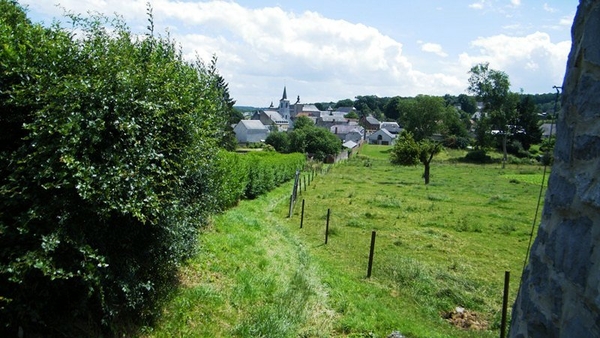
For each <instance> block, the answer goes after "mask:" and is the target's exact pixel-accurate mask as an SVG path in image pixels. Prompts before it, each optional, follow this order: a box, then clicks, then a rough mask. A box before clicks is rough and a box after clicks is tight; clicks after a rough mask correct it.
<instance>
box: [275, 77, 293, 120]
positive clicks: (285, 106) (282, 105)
mask: <svg viewBox="0 0 600 338" xmlns="http://www.w3.org/2000/svg"><path fill="white" fill-rule="evenodd" d="M277 111H278V112H279V115H281V116H283V118H284V119H286V120H288V121H289V120H290V100H288V98H287V93H286V88H285V86H283V96H282V97H281V100H279V109H277Z"/></svg>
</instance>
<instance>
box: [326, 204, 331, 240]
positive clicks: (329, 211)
mask: <svg viewBox="0 0 600 338" xmlns="http://www.w3.org/2000/svg"><path fill="white" fill-rule="evenodd" d="M330 214H331V209H327V224H326V225H325V244H327V237H329V215H330Z"/></svg>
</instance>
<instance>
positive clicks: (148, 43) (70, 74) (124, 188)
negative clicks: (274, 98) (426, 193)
mask: <svg viewBox="0 0 600 338" xmlns="http://www.w3.org/2000/svg"><path fill="white" fill-rule="evenodd" d="M148 17H149V28H148V32H147V34H146V36H143V37H140V36H136V35H134V34H132V33H131V32H130V31H129V29H128V28H127V27H126V25H125V24H124V23H123V22H122V21H121V20H119V19H109V18H106V17H104V16H100V15H95V16H91V17H80V16H77V15H70V19H71V21H72V22H73V25H74V30H73V31H74V32H77V34H76V36H75V33H71V32H69V31H67V30H65V29H63V28H61V27H59V26H58V25H54V26H52V27H50V28H45V27H42V26H41V25H38V24H32V23H31V22H30V21H29V20H28V19H27V17H26V14H25V12H24V10H23V9H22V8H21V7H20V6H19V5H18V4H17V3H16V1H13V0H0V45H1V46H2V48H0V111H1V112H2V114H1V115H0V127H1V128H2V133H1V134H0V137H1V138H2V139H1V140H0V333H3V335H6V336H15V335H16V332H17V329H18V328H19V327H20V328H21V329H22V330H23V331H24V333H25V335H32V336H36V335H40V336H57V335H60V336H102V335H106V336H113V335H117V334H119V335H121V334H122V333H124V332H123V330H124V328H127V327H131V325H132V324H134V323H140V322H147V321H151V320H152V318H154V315H155V314H157V312H158V309H159V304H160V300H161V299H163V297H165V296H166V295H167V293H168V291H169V290H170V289H171V288H172V287H173V285H174V283H176V280H175V276H176V274H175V271H176V269H177V267H178V265H179V264H180V262H182V260H183V259H185V258H186V257H188V256H190V255H192V254H194V252H195V248H196V243H197V239H196V236H197V230H198V229H199V228H200V227H202V226H203V225H205V224H206V223H207V221H208V217H209V216H210V215H211V214H212V213H214V212H218V211H221V210H223V209H224V208H227V207H229V206H231V205H234V204H235V203H237V201H238V200H239V198H241V197H243V196H246V197H253V196H255V195H256V194H257V193H260V192H262V191H264V190H265V189H268V188H269V187H272V186H274V185H276V184H279V183H280V182H281V181H282V180H284V179H285V178H286V177H288V178H289V177H291V176H292V175H293V171H295V169H296V168H298V167H300V166H301V164H302V162H303V161H304V157H303V156H302V155H298V154H295V155H288V156H291V157H290V158H287V159H286V160H282V161H279V162H285V163H286V164H285V165H284V164H283V163H278V164H274V163H273V161H270V160H268V159H263V160H264V161H260V160H255V159H254V158H251V157H243V156H242V155H237V154H231V153H228V152H226V151H224V150H219V149H222V147H226V144H227V141H226V137H227V129H226V127H227V124H228V119H229V118H231V117H232V112H231V108H232V105H233V103H232V102H233V101H232V100H231V99H230V98H229V95H228V93H227V86H226V85H225V84H224V82H223V81H222V78H221V77H220V76H219V75H218V72H217V70H216V60H215V59H213V60H212V61H211V62H210V63H208V64H206V63H204V62H203V61H202V60H199V59H198V60H195V61H193V62H188V61H186V60H184V59H183V57H182V54H181V51H180V50H179V48H178V47H177V45H176V43H175V42H174V41H173V40H172V39H171V38H169V37H168V36H166V37H163V36H157V35H155V33H154V29H153V19H152V13H151V11H150V10H149V11H148ZM264 156H266V155H264ZM258 162H261V163H263V162H271V164H264V165H263V164H260V165H257V163H258ZM251 166H259V167H263V168H264V169H265V170H264V171H267V169H266V168H267V167H268V168H273V167H275V166H276V167H277V168H278V169H268V171H269V172H271V173H272V175H271V176H261V177H257V178H255V177H254V176H260V175H254V174H251V172H250V170H249V169H248V168H250V167H251ZM290 166H295V167H296V168H294V169H293V170H291V169H290ZM245 169H247V170H245ZM290 172H292V173H291V174H290ZM263 178H264V180H265V181H266V183H257V182H259V181H260V180H262V179H263ZM251 184H252V186H261V188H260V189H254V188H248V186H249V185H251Z"/></svg>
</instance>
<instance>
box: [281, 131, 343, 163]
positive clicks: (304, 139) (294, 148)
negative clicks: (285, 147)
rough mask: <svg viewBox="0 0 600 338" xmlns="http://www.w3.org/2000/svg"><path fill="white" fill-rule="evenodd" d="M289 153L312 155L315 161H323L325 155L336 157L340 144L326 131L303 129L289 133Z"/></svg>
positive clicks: (335, 137)
mask: <svg viewBox="0 0 600 338" xmlns="http://www.w3.org/2000/svg"><path fill="white" fill-rule="evenodd" d="M289 138H290V146H289V152H298V153H309V154H313V155H314V157H315V159H318V160H324V159H325V157H326V156H327V155H337V154H338V153H339V152H340V150H341V149H342V142H341V141H340V139H339V138H338V137H337V136H335V135H334V134H332V133H330V132H329V131H328V130H327V129H324V128H319V127H314V126H310V127H304V128H301V129H294V130H292V131H291V132H290V133H289Z"/></svg>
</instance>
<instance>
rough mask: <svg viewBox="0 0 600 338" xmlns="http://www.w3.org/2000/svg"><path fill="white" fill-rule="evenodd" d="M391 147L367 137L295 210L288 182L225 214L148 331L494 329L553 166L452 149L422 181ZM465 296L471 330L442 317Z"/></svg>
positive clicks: (444, 333)
mask: <svg viewBox="0 0 600 338" xmlns="http://www.w3.org/2000/svg"><path fill="white" fill-rule="evenodd" d="M389 149H390V148H389V147H385V146H370V145H366V146H364V147H363V149H362V150H361V151H360V153H359V155H357V156H355V157H353V158H351V159H350V160H348V161H345V162H342V163H339V164H336V165H334V166H332V167H331V168H329V170H327V172H326V173H325V172H323V173H319V174H318V175H317V176H316V177H315V178H314V179H313V180H312V181H311V184H310V185H308V186H304V185H302V188H301V191H300V195H299V200H298V203H297V204H296V206H295V208H294V211H293V215H292V217H291V218H288V210H289V209H288V208H289V204H288V203H289V195H290V192H291V189H292V183H291V182H290V183H287V184H284V185H282V186H280V187H279V188H277V189H275V190H273V191H272V192H270V193H268V194H266V195H264V196H261V197H259V198H257V199H256V200H250V201H242V202H240V204H239V205H238V206H237V207H235V208H232V209H230V210H228V211H226V212H224V213H223V214H220V215H218V216H216V217H215V218H214V219H213V220H212V224H211V226H210V227H209V228H207V229H205V230H204V231H203V232H202V233H201V234H200V235H199V237H198V240H199V242H200V246H201V249H200V253H199V254H198V255H197V256H195V257H193V258H192V259H190V260H189V261H188V262H187V263H186V264H185V265H184V266H183V267H182V268H181V269H180V272H179V276H178V278H179V280H180V287H179V288H178V289H177V290H175V291H174V292H173V294H172V295H171V298H170V300H169V302H168V303H167V305H166V306H165V307H164V309H163V316H162V318H161V319H160V320H159V321H158V322H157V323H156V325H154V326H152V327H145V328H144V329H143V330H142V331H141V332H140V335H141V336H145V337H172V336H181V337H184V336H185V337H190V336H191V337H194V336H195V337H387V335H389V334H390V333H392V332H393V331H399V332H401V333H402V334H403V335H404V336H405V337H497V336H498V335H499V328H500V318H501V308H502V295H503V283H504V272H505V271H510V272H511V284H510V296H509V304H510V305H511V306H512V303H513V302H514V299H515V296H516V293H517V290H518V287H519V280H520V275H521V270H522V268H523V262H524V259H525V255H526V252H527V246H528V243H529V240H530V233H531V228H532V224H533V220H534V215H535V211H536V206H537V200H538V195H539V192H540V184H541V181H542V177H543V167H541V166H538V165H508V166H507V167H506V168H505V169H501V166H500V164H487V165H476V164H465V163H461V162H460V161H459V160H458V159H459V158H460V157H462V156H464V153H461V152H453V151H449V152H443V153H442V154H440V155H439V156H437V157H436V158H435V159H434V163H433V165H432V172H431V173H432V177H431V183H430V184H429V185H427V186H425V185H424V184H423V179H422V177H421V175H422V170H423V168H422V166H415V167H400V166H393V165H391V164H390V163H389V160H388V157H389ZM307 175H308V174H307V173H303V176H302V177H303V179H302V181H304V179H307V177H308V176H307ZM302 200H304V202H305V211H304V219H303V222H302V228H300V218H301V201H302ZM328 210H329V211H330V218H329V233H328V240H327V244H325V227H326V222H327V213H328ZM373 231H376V242H375V243H376V244H375V251H374V260H373V268H372V273H371V277H370V278H367V277H366V274H367V263H368V258H369V248H370V242H371V235H372V232H373ZM536 231H537V227H536ZM457 307H461V308H464V309H465V313H468V314H469V318H470V320H469V322H468V324H469V325H471V327H470V328H464V327H458V326H457V325H453V324H452V323H450V322H449V320H447V319H446V318H445V317H447V316H448V313H450V312H452V311H453V310H455V309H456V308H457ZM455 324H456V323H455Z"/></svg>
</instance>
